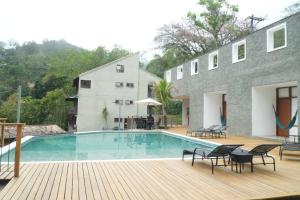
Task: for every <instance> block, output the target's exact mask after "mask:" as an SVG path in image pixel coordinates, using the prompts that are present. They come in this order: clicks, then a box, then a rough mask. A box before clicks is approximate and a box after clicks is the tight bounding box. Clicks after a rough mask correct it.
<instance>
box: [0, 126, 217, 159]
mask: <svg viewBox="0 0 300 200" xmlns="http://www.w3.org/2000/svg"><path fill="white" fill-rule="evenodd" d="M105 132H111V133H124V132H134V133H145V132H146V133H151V132H152V133H157V132H161V133H164V134H167V135H173V136H175V137H179V138H183V139H185V140H188V141H193V142H201V143H207V144H210V145H221V144H220V143H217V142H212V141H209V140H205V139H200V138H192V137H189V136H185V135H182V134H178V133H174V132H170V131H166V130H160V129H155V130H139V129H133V130H99V131H86V132H74V133H73V134H74V135H81V134H82V135H83V134H91V133H92V134H93V133H94V134H96V133H105ZM70 135H72V134H70ZM34 137H35V136H25V137H24V138H22V140H21V144H22V143H25V142H27V141H29V140H30V139H32V138H34ZM42 137H43V136H42ZM15 143H16V142H12V143H11V144H9V145H10V150H12V149H14V148H15V145H16V144H15ZM9 145H6V146H5V147H7V148H8V146H9ZM7 151H8V149H7V150H6V152H7ZM6 152H4V153H3V152H2V154H0V156H1V155H3V154H5V153H6ZM185 159H186V160H189V159H191V158H189V157H188V158H185ZM167 160H182V158H181V157H176V158H138V159H109V160H69V161H32V162H31V161H29V162H24V161H23V162H22V161H21V162H20V163H21V164H38V163H41V164H43V163H80V162H126V161H167ZM9 163H10V164H13V163H14V162H9Z"/></svg>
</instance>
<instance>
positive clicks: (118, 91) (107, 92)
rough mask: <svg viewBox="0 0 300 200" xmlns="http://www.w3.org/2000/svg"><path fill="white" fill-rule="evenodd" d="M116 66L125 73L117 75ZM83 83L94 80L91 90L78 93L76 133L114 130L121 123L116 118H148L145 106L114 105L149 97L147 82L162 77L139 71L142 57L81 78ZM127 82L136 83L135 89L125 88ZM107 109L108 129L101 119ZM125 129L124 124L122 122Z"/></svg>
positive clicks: (131, 56)
mask: <svg viewBox="0 0 300 200" xmlns="http://www.w3.org/2000/svg"><path fill="white" fill-rule="evenodd" d="M117 64H122V65H124V68H125V70H124V73H117V72H116V66H117ZM81 80H91V88H89V89H87V88H81V87H80V85H79V90H78V116H77V131H91V130H101V129H103V128H109V129H111V128H114V127H117V126H118V122H114V118H118V117H119V109H120V113H121V115H120V117H121V118H127V117H128V116H136V115H142V116H145V115H147V112H146V111H147V109H146V105H140V106H139V107H138V105H137V104H135V103H134V104H132V105H126V104H125V102H123V105H122V106H119V105H118V104H115V103H113V102H115V100H123V101H125V100H132V101H137V100H139V99H145V98H147V90H148V83H149V82H152V81H157V80H159V78H157V77H155V76H153V75H151V74H149V73H144V72H142V70H140V69H139V54H133V55H130V56H127V57H125V58H123V59H120V60H118V61H114V62H112V63H109V64H107V65H104V66H102V67H99V68H95V69H93V70H91V71H88V72H85V73H83V74H81V75H79V84H80V81H81ZM116 82H122V83H123V84H124V86H123V87H120V88H118V87H116V86H115V83H116ZM126 83H134V88H129V87H126ZM105 106H106V107H107V109H108V113H109V114H108V124H107V125H108V127H106V122H105V120H104V118H103V116H102V110H103V108H104V107H105ZM121 125H122V126H121V127H123V123H121Z"/></svg>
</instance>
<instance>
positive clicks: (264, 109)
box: [249, 87, 276, 136]
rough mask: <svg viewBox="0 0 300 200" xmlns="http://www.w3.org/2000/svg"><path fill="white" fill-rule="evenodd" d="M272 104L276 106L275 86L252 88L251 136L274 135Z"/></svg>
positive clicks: (274, 120)
mask: <svg viewBox="0 0 300 200" xmlns="http://www.w3.org/2000/svg"><path fill="white" fill-rule="evenodd" d="M273 104H274V106H275V108H276V88H275V87H256V88H252V135H253V136H276V119H275V115H274V111H273V107H272V105H273ZM249 123H251V122H249Z"/></svg>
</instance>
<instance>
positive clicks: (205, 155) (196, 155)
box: [182, 144, 243, 174]
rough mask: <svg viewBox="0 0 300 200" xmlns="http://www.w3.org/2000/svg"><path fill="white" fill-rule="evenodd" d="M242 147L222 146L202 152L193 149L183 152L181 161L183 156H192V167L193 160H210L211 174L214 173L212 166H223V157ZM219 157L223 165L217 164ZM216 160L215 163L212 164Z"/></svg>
mask: <svg viewBox="0 0 300 200" xmlns="http://www.w3.org/2000/svg"><path fill="white" fill-rule="evenodd" d="M240 146H243V145H242V144H224V145H220V146H217V147H215V148H214V149H213V150H211V151H208V150H203V149H200V148H195V149H194V150H183V153H182V160H184V156H185V155H193V159H192V166H193V165H194V162H195V159H202V160H203V159H210V161H211V173H212V174H213V173H214V166H225V167H226V161H225V157H226V156H228V155H229V154H230V153H231V152H233V151H234V150H235V149H236V148H238V147H240ZM219 157H221V158H223V164H218V159H219ZM214 160H216V163H214Z"/></svg>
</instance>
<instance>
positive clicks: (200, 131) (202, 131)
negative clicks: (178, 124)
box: [187, 125, 219, 137]
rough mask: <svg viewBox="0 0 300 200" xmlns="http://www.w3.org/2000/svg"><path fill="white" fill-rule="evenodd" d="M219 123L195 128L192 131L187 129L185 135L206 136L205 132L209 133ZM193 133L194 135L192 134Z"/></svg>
mask: <svg viewBox="0 0 300 200" xmlns="http://www.w3.org/2000/svg"><path fill="white" fill-rule="evenodd" d="M218 126H219V125H211V126H210V127H208V128H203V127H202V128H199V129H197V130H194V131H188V132H187V135H188V134H190V135H191V136H195V137H203V136H206V134H207V133H209V134H210V133H211V132H212V131H213V130H214V129H216V128H217V127H218ZM193 134H194V135H193Z"/></svg>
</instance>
